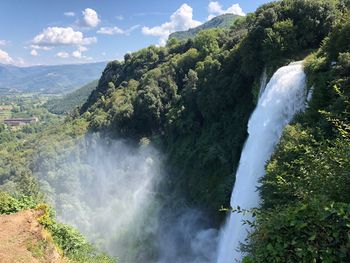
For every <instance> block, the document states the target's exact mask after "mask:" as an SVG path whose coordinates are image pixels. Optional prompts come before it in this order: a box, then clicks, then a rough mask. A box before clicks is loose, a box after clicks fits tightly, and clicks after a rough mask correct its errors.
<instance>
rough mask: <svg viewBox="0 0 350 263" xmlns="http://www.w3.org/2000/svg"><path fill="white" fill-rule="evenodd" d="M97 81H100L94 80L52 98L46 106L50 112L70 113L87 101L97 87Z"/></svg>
mask: <svg viewBox="0 0 350 263" xmlns="http://www.w3.org/2000/svg"><path fill="white" fill-rule="evenodd" d="M97 83H98V81H97V80H94V81H92V82H90V83H88V84H86V85H84V86H83V87H81V88H79V89H77V90H75V91H73V92H70V93H68V94H66V95H64V96H61V97H58V98H54V99H50V100H49V101H48V102H47V103H46V104H45V105H44V106H45V108H46V109H48V110H49V111H50V112H52V113H55V114H64V113H70V112H71V111H72V110H74V109H75V108H78V107H80V106H81V105H82V104H84V103H85V102H86V100H87V98H88V97H89V95H90V94H91V92H92V91H93V90H94V89H95V88H96V87H97Z"/></svg>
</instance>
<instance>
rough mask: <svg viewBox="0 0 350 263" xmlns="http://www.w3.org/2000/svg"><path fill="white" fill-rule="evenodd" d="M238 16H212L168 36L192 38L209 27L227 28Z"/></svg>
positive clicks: (180, 38)
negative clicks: (196, 24) (202, 22)
mask: <svg viewBox="0 0 350 263" xmlns="http://www.w3.org/2000/svg"><path fill="white" fill-rule="evenodd" d="M238 17H240V16H238V15H233V14H224V15H220V16H217V17H214V18H213V19H211V20H209V21H208V22H206V23H204V24H202V25H200V26H198V27H195V28H190V29H189V30H187V31H178V32H174V33H172V34H170V36H169V39H170V38H176V39H179V40H185V39H189V38H193V37H194V36H195V35H196V34H197V33H198V32H200V31H202V30H205V29H211V28H229V27H230V26H231V25H232V24H233V22H234V21H235V20H236V19H237V18H238Z"/></svg>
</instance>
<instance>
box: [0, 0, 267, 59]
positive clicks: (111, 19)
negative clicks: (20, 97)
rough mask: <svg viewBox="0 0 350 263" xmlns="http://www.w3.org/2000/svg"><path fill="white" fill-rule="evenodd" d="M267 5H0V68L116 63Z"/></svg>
mask: <svg viewBox="0 0 350 263" xmlns="http://www.w3.org/2000/svg"><path fill="white" fill-rule="evenodd" d="M266 2H268V0H251V1H250V0H233V1H232V0H220V1H209V0H208V1H207V0H188V1H184V0H171V1H170V0H168V1H165V0H148V1H145V0H127V1H125V0H124V1H119V0H99V1H98V0H55V1H53V0H50V1H48V0H26V1H24V0H1V1H0V10H1V11H0V14H1V15H0V63H4V64H14V65H19V66H30V65H39V64H68V63H86V62H95V61H106V60H113V59H122V58H123V56H124V54H125V53H127V52H132V51H136V50H138V49H140V48H143V47H146V46H148V45H151V44H156V45H164V43H165V42H166V39H167V37H168V35H169V34H170V33H172V32H174V31H179V30H187V29H188V28H191V27H195V26H198V25H200V24H201V23H204V22H206V21H207V20H208V19H210V18H212V17H214V16H217V15H220V14H224V13H234V14H238V15H245V14H247V13H249V12H253V11H254V10H255V9H256V8H257V7H258V6H260V5H261V4H263V3H266Z"/></svg>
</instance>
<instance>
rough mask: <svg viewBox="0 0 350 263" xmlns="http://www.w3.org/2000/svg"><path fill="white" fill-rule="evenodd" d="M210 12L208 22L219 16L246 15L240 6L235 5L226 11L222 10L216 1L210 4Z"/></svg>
mask: <svg viewBox="0 0 350 263" xmlns="http://www.w3.org/2000/svg"><path fill="white" fill-rule="evenodd" d="M208 12H209V16H208V20H210V19H212V18H213V17H215V16H217V15H222V14H234V15H239V16H245V13H244V12H243V10H242V8H241V7H240V5H239V4H233V5H231V6H230V7H229V8H227V9H226V10H225V9H223V8H222V6H221V5H220V4H219V2H216V1H215V2H214V1H213V2H210V3H209V5H208Z"/></svg>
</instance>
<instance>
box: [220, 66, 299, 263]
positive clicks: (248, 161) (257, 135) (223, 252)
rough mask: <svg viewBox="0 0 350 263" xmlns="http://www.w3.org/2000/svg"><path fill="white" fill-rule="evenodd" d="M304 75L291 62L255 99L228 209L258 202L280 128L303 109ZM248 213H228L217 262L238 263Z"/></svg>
mask: <svg viewBox="0 0 350 263" xmlns="http://www.w3.org/2000/svg"><path fill="white" fill-rule="evenodd" d="M305 79H306V77H305V73H304V71H303V66H302V63H301V62H297V63H292V64H290V65H288V66H285V67H282V68H280V69H278V70H277V71H276V73H275V74H274V75H273V77H272V78H271V80H270V82H269V83H268V84H267V86H266V89H265V90H264V91H263V93H262V95H261V97H260V98H259V101H258V105H257V107H256V109H255V110H254V112H253V114H252V116H251V117H250V120H249V123H248V133H249V136H248V139H247V141H246V143H245V146H244V148H243V151H242V154H241V159H240V163H239V167H238V170H237V173H236V183H235V186H234V188H233V192H232V196H231V207H233V208H237V207H238V206H239V207H240V208H241V209H251V208H254V207H258V206H259V203H260V198H259V193H258V191H257V187H258V186H259V179H260V178H261V177H262V176H263V175H264V173H265V163H266V162H267V161H268V159H269V158H270V156H271V154H272V152H273V149H274V147H275V145H276V144H277V143H278V141H279V139H280V136H281V134H282V131H283V128H284V127H285V125H287V124H288V123H289V122H290V121H291V120H292V118H293V116H294V115H295V114H296V113H297V112H299V111H302V110H303V109H304V108H305V85H306V81H305ZM251 219H252V217H251V215H249V214H242V213H235V212H233V213H231V214H230V216H229V218H228V219H227V222H226V225H225V226H224V228H223V229H222V231H221V234H220V241H219V246H218V257H217V263H232V262H237V261H238V262H240V261H241V259H242V256H243V255H242V253H241V252H240V251H239V246H240V243H243V242H244V241H245V239H246V237H247V234H248V231H249V226H248V225H243V224H242V221H243V220H251Z"/></svg>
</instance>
